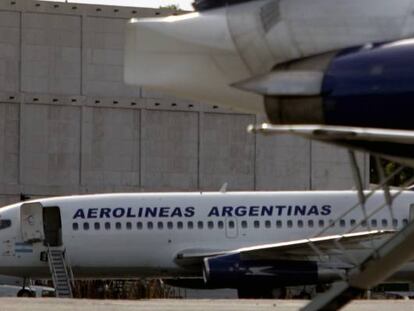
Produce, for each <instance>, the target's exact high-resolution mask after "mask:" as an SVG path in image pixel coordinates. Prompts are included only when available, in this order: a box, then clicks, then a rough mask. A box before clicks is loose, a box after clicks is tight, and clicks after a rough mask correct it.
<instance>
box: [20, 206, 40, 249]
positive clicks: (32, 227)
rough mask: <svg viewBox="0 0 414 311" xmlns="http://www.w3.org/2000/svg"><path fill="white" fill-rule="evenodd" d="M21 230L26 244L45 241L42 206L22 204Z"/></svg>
mask: <svg viewBox="0 0 414 311" xmlns="http://www.w3.org/2000/svg"><path fill="white" fill-rule="evenodd" d="M20 228H21V233H22V237H23V241H24V242H39V241H43V240H44V238H45V233H44V229H43V206H42V204H40V203H24V204H22V206H21V207H20Z"/></svg>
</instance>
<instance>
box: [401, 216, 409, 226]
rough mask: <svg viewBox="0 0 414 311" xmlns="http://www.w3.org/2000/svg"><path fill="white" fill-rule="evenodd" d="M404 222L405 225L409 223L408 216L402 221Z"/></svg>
mask: <svg viewBox="0 0 414 311" xmlns="http://www.w3.org/2000/svg"><path fill="white" fill-rule="evenodd" d="M402 223H403V225H404V226H406V225H408V219H407V218H404V219H403V221H402Z"/></svg>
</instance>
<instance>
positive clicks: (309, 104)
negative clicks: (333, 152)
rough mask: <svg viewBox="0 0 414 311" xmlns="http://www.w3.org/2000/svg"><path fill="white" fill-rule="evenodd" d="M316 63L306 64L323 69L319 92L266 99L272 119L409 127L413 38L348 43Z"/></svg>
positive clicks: (413, 110) (413, 99) (413, 97)
mask: <svg viewBox="0 0 414 311" xmlns="http://www.w3.org/2000/svg"><path fill="white" fill-rule="evenodd" d="M330 57H331V56H330ZM299 63H300V62H296V64H299ZM302 63H303V61H302ZM316 63H317V62H316ZM292 64H293V65H292ZM283 66H285V67H283ZM283 66H282V67H281V68H282V69H285V68H286V66H289V70H295V67H294V66H295V63H294V62H293V63H290V64H288V65H283ZM316 66H318V65H316ZM320 66H321V67H322V68H318V67H314V68H307V69H309V70H318V71H323V72H324V78H323V81H322V85H321V91H320V95H319V96H303V97H301V96H283V97H278V96H267V97H266V98H265V105H266V110H267V113H268V117H269V120H270V121H271V122H272V123H274V124H327V125H343V126H356V127H371V128H389V129H414V122H413V118H414V39H410V40H401V41H397V42H392V43H382V44H371V45H366V46H362V47H356V48H349V49H346V50H343V51H341V52H339V53H337V54H335V55H333V56H332V57H331V58H330V59H329V61H328V65H327V66H326V64H323V65H320ZM276 70H278V68H276Z"/></svg>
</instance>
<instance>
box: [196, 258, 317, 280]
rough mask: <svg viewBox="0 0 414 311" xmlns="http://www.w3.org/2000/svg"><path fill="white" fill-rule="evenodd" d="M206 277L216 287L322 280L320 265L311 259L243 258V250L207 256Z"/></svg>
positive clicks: (205, 264) (205, 263) (205, 262)
mask: <svg viewBox="0 0 414 311" xmlns="http://www.w3.org/2000/svg"><path fill="white" fill-rule="evenodd" d="M204 279H205V282H206V284H207V285H208V286H210V287H213V288H242V287H246V286H249V287H250V288H253V287H260V288H275V287H279V286H294V285H307V284H317V283H318V267H317V264H316V263H315V262H311V261H289V260H263V259H260V260H251V259H248V260H243V259H241V256H240V254H239V253H235V254H231V255H223V256H217V257H213V258H206V259H205V260H204Z"/></svg>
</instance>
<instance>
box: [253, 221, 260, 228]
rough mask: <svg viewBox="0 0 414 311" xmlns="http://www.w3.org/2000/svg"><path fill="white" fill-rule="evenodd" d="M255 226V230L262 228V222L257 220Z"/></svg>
mask: <svg viewBox="0 0 414 311" xmlns="http://www.w3.org/2000/svg"><path fill="white" fill-rule="evenodd" d="M253 225H254V227H255V228H260V221H258V220H255V221H254V223H253Z"/></svg>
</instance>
